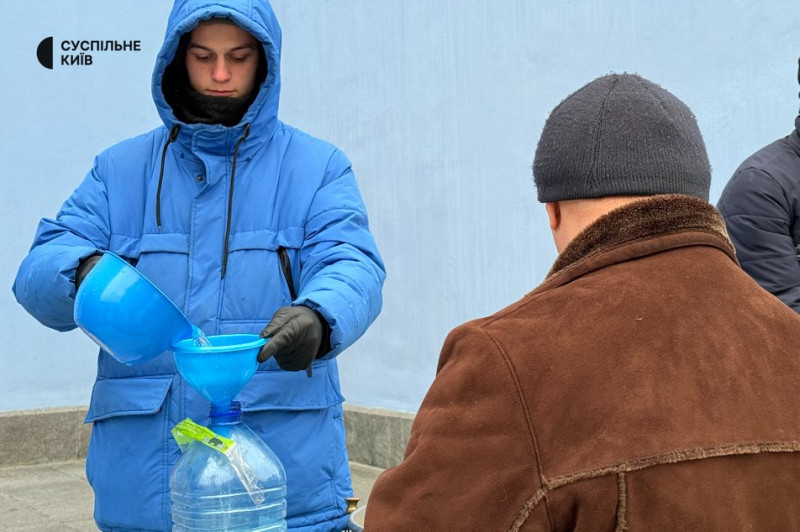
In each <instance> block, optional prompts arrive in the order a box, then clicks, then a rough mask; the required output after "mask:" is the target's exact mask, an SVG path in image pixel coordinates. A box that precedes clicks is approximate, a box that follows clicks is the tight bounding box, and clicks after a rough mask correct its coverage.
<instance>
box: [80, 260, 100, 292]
mask: <svg viewBox="0 0 800 532" xmlns="http://www.w3.org/2000/svg"><path fill="white" fill-rule="evenodd" d="M102 256H103V254H102V253H95V254H94V255H89V256H88V257H86V258H85V259H81V261H80V262H79V263H78V269H77V270H75V290H77V289H78V287H79V286H80V285H81V283H82V282H83V280H84V279H85V278H86V276H87V275H89V272H90V271H92V268H94V265H95V264H97V261H99V260H100V259H101V258H102Z"/></svg>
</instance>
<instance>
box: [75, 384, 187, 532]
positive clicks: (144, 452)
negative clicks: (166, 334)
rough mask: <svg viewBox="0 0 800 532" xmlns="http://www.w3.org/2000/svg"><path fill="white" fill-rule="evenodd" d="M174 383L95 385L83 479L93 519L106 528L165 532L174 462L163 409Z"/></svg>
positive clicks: (174, 452) (172, 448)
mask: <svg viewBox="0 0 800 532" xmlns="http://www.w3.org/2000/svg"><path fill="white" fill-rule="evenodd" d="M172 379H173V377H172V376H171V375H168V376H160V377H134V378H121V379H103V380H98V381H97V382H96V383H95V385H94V390H93V391H92V399H91V402H90V404H89V412H88V413H87V415H86V421H87V422H91V423H93V427H92V436H91V440H90V442H89V454H88V456H87V458H86V476H87V478H88V479H89V483H90V484H91V485H92V489H93V490H94V497H95V519H96V520H97V522H98V523H99V524H102V525H104V526H106V527H120V528H125V529H128V528H131V529H137V530H139V529H146V530H166V529H168V528H169V523H170V521H169V515H168V504H167V500H166V495H165V494H166V493H168V478H169V470H170V464H171V463H174V461H175V460H176V459H177V453H178V451H177V446H175V445H172V446H170V445H169V440H168V437H169V430H170V428H171V427H169V417H168V415H167V412H166V410H167V409H166V408H164V403H165V401H166V400H167V397H168V395H169V390H170V385H171V384H172Z"/></svg>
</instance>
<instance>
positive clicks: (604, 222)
mask: <svg viewBox="0 0 800 532" xmlns="http://www.w3.org/2000/svg"><path fill="white" fill-rule="evenodd" d="M685 231H701V232H706V233H711V234H713V235H716V236H718V237H720V238H721V239H723V240H724V242H725V244H726V246H727V247H729V248H730V250H729V254H730V255H731V257H734V256H735V254H734V251H733V245H732V244H731V242H730V240H729V238H728V233H727V231H726V230H725V222H724V221H723V219H722V215H721V214H720V213H719V211H717V209H715V208H714V207H713V206H711V205H710V204H708V203H707V202H705V201H703V200H701V199H698V198H695V197H693V196H685V195H678V194H669V195H658V196H650V197H647V198H644V199H642V200H640V201H635V202H633V203H629V204H627V205H624V206H622V207H619V208H617V209H614V210H612V211H610V212H608V213H607V214H604V215H603V216H601V217H600V218H598V219H597V220H596V221H595V222H594V223H592V224H591V225H589V226H588V227H587V228H586V229H584V230H583V231H581V232H580V233H579V234H578V236H576V237H575V238H574V239H573V240H572V242H570V243H569V244H568V245H567V247H566V248H565V249H564V251H562V252H561V254H560V255H559V256H558V258H557V259H556V261H555V263H554V264H553V267H552V268H551V269H550V272H549V273H548V274H547V277H550V276H552V275H553V274H555V273H557V272H559V271H561V270H563V269H565V268H567V267H568V266H570V265H572V264H574V263H577V262H578V261H580V260H582V259H584V258H587V257H590V256H592V255H595V254H597V253H602V252H603V251H606V250H609V249H611V248H614V247H617V246H619V245H621V244H626V243H629V242H633V241H635V240H640V239H645V238H650V237H655V236H659V235H665V234H671V233H679V232H685Z"/></svg>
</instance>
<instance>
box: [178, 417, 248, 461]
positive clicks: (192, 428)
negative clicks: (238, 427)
mask: <svg viewBox="0 0 800 532" xmlns="http://www.w3.org/2000/svg"><path fill="white" fill-rule="evenodd" d="M172 437H173V438H175V441H176V442H177V443H178V447H180V448H181V449H184V448H185V447H186V446H187V445H189V444H190V443H192V442H193V441H199V442H200V443H203V444H205V445H208V446H209V447H211V448H212V449H214V450H216V451H219V452H221V453H222V454H226V455H227V454H228V452H229V451H230V450H231V448H232V447H233V446H234V445H236V443H235V442H234V441H233V440H229V439H228V438H226V437H224V436H220V435H219V434H217V433H216V432H214V431H213V430H211V429H209V428H208V427H204V426H202V425H198V424H197V423H195V422H194V421H192V420H191V419H189V418H188V417H187V418H186V419H184V420H183V421H181V422H180V423H178V424H177V425H175V426H174V427H172Z"/></svg>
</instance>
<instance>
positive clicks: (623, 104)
mask: <svg viewBox="0 0 800 532" xmlns="http://www.w3.org/2000/svg"><path fill="white" fill-rule="evenodd" d="M533 179H534V182H535V183H536V189H537V194H538V199H539V201H540V202H543V203H544V202H548V201H562V200H570V199H587V198H601V197H605V196H637V195H653V194H688V195H691V196H697V197H699V198H702V199H704V200H706V201H708V190H709V187H710V185H711V167H710V165H709V163H708V155H707V154H706V147H705V144H704V143H703V137H702V136H701V135H700V129H699V128H698V127H697V121H696V120H695V117H694V115H693V114H692V112H691V111H690V110H689V108H688V107H687V106H686V104H684V103H683V102H682V101H680V100H679V99H678V98H676V97H675V96H673V95H672V94H670V93H669V92H668V91H666V90H664V89H663V88H661V87H659V86H658V85H656V84H655V83H652V82H650V81H648V80H646V79H644V78H642V77H639V76H637V75H634V74H610V75H607V76H603V77H600V78H597V79H596V80H594V81H592V82H591V83H589V84H587V85H585V86H583V87H582V88H580V89H578V90H577V91H576V92H574V93H572V94H571V95H570V96H568V97H567V98H566V99H565V100H564V101H563V102H561V103H560V104H559V105H558V106H557V107H556V108H555V109H553V112H552V113H550V116H549V117H548V118H547V121H546V122H545V125H544V129H543V131H542V136H541V137H540V138H539V144H538V146H537V147H536V156H535V157H534V160H533Z"/></svg>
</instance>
